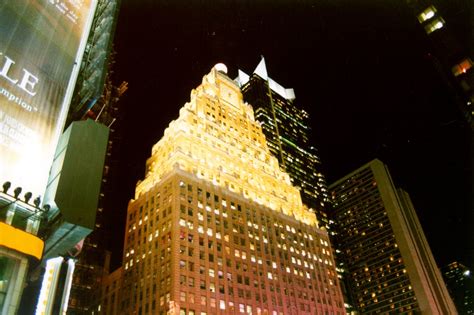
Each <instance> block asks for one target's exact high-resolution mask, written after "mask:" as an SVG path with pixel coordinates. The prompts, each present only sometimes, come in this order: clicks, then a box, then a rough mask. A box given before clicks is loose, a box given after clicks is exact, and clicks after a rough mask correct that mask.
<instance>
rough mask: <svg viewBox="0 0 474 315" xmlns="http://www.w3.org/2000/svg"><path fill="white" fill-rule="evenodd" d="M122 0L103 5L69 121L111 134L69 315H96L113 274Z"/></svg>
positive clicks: (102, 2) (104, 1) (122, 89)
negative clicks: (116, 50)
mask: <svg viewBox="0 0 474 315" xmlns="http://www.w3.org/2000/svg"><path fill="white" fill-rule="evenodd" d="M119 5H120V1H119V0H112V1H110V0H99V1H98V2H97V8H96V13H95V15H94V19H93V22H92V27H91V31H90V34H89V37H88V40H87V44H86V48H85V52H84V56H83V59H82V63H81V70H80V72H79V75H78V79H77V83H76V87H75V90H74V95H73V98H72V101H71V107H70V111H69V114H68V122H72V121H74V120H83V119H93V120H95V121H97V122H99V123H101V124H103V125H105V126H107V127H109V129H110V133H109V139H108V146H107V153H106V159H105V165H104V170H103V178H102V185H101V192H100V196H99V203H98V206H97V215H96V221H95V229H94V231H93V232H92V233H91V234H90V235H89V236H88V237H87V238H85V239H84V240H83V244H82V250H81V253H80V254H79V255H78V256H77V262H76V267H75V271H74V276H73V282H72V286H71V293H70V296H69V303H68V314H91V313H92V311H94V310H95V309H96V308H97V307H98V304H99V299H100V293H101V292H100V284H101V280H102V278H103V277H104V275H105V274H107V273H108V271H109V262H110V253H109V252H108V251H107V249H108V240H109V239H110V235H108V233H109V231H110V227H109V226H108V225H109V224H110V219H109V220H108V219H107V217H110V216H111V215H113V213H110V212H112V209H111V208H110V205H109V204H108V202H109V201H108V198H109V199H110V197H111V196H110V192H111V191H113V187H112V186H113V185H114V183H116V181H115V180H114V176H115V174H116V163H117V149H118V146H119V143H120V139H119V134H118V133H117V132H116V130H117V128H119V127H120V126H119V125H120V119H119V118H120V117H119V105H120V104H119V99H120V97H121V96H122V94H123V93H124V92H125V91H126V89H127V84H126V83H125V82H123V83H122V84H121V85H116V84H114V82H113V81H112V78H111V73H112V69H113V64H114V58H113V53H112V39H113V35H114V31H115V25H116V20H117V15H118V11H119Z"/></svg>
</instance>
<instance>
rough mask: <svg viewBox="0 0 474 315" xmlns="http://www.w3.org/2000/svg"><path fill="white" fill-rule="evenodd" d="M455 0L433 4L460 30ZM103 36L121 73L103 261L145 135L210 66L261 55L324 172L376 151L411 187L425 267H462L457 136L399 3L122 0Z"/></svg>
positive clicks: (465, 213)
mask: <svg viewBox="0 0 474 315" xmlns="http://www.w3.org/2000/svg"><path fill="white" fill-rule="evenodd" d="M445 2H446V1H445ZM467 2H468V0H465V1H460V0H452V1H449V6H447V7H446V8H444V9H445V10H446V11H445V12H446V14H447V16H446V20H447V21H448V19H447V18H448V17H451V18H454V19H453V21H455V23H453V25H452V28H453V31H455V32H454V33H455V34H459V38H458V39H459V40H461V41H462V39H463V35H464V34H463V31H465V30H467V29H468V20H467V19H466V16H467V14H466V13H465V12H466V9H467ZM185 3H186V4H185ZM444 5H445V6H446V5H447V4H444ZM440 9H443V8H440ZM448 26H449V24H448ZM114 45H115V50H116V51H117V56H116V61H117V62H116V64H115V67H114V80H115V81H116V82H117V83H120V82H121V81H128V82H129V90H128V91H127V92H126V94H125V95H124V96H123V98H122V100H121V104H122V105H121V106H122V113H123V117H122V118H123V121H122V127H121V129H120V130H119V131H120V132H121V135H122V140H121V150H122V153H121V155H120V164H119V168H120V176H119V178H120V181H119V182H120V189H119V191H118V192H117V194H115V196H116V200H115V204H116V209H115V210H114V212H115V213H116V214H117V215H116V221H117V222H114V233H115V235H116V237H114V239H116V240H120V242H119V241H116V243H115V244H114V256H115V259H114V267H115V266H117V262H118V259H117V258H119V257H121V246H122V242H121V239H122V238H123V226H122V224H123V221H124V220H125V213H126V208H127V202H128V200H129V199H130V198H132V197H133V192H134V187H135V183H136V181H137V180H139V179H142V178H143V176H144V168H145V161H146V159H147V158H148V157H149V156H150V153H151V147H152V145H153V144H154V143H156V142H157V141H158V140H159V139H160V138H161V137H162V135H163V131H164V129H165V128H166V127H167V125H168V124H169V122H170V121H171V120H173V119H175V118H177V117H178V111H179V109H180V108H181V107H182V106H183V105H184V103H185V102H186V101H188V100H189V95H190V92H191V89H193V88H195V87H197V86H198V85H199V84H200V83H201V79H202V77H203V76H204V75H205V74H207V73H208V72H209V71H210V69H211V67H212V66H213V65H214V64H216V63H218V62H223V63H225V64H226V65H227V67H228V68H229V75H230V76H231V77H232V78H234V77H235V76H236V75H237V69H242V70H243V71H245V72H246V73H248V74H250V73H251V72H253V70H254V68H255V67H256V66H257V64H258V62H259V61H260V56H261V55H263V56H264V57H265V60H266V62H267V69H268V73H269V76H270V77H271V78H272V79H274V80H275V81H277V82H278V83H280V84H281V85H283V86H284V87H286V88H294V89H295V93H296V104H297V105H299V106H301V107H303V108H305V109H306V110H307V111H308V112H309V113H310V115H311V121H312V128H313V133H312V138H313V139H312V141H313V143H314V145H315V146H316V147H317V148H318V149H319V152H320V157H321V159H322V162H323V171H324V173H325V174H326V176H327V179H328V182H329V183H332V182H333V181H335V180H337V179H338V178H340V177H342V176H344V175H346V174H347V173H349V172H350V171H352V170H354V169H355V168H357V167H359V166H361V165H362V164H364V163H366V162H368V161H370V160H372V159H373V158H380V159H381V160H382V161H384V162H385V163H386V164H387V165H388V166H389V169H390V171H391V174H392V177H393V179H394V181H395V183H396V184H397V185H398V186H399V187H401V188H404V189H405V190H407V191H408V193H409V194H410V195H411V197H412V200H413V203H414V205H415V208H416V210H417V213H418V216H419V218H420V221H421V223H422V226H423V228H424V230H425V234H426V237H427V239H428V242H429V243H430V245H431V249H432V251H433V254H434V256H435V259H436V261H437V263H438V265H439V266H444V265H446V264H448V263H450V262H451V261H454V260H457V261H460V262H462V263H464V264H466V265H467V266H469V267H471V268H472V267H473V262H474V260H473V258H474V257H473V253H474V246H473V244H474V240H473V234H474V233H472V232H471V231H470V229H469V228H470V227H471V226H472V222H473V221H472V203H471V191H472V190H471V188H472V186H471V183H472V182H471V179H472V173H471V159H472V156H471V155H470V152H469V147H470V141H471V133H470V131H469V128H468V127H467V125H466V124H465V123H464V122H463V120H462V118H461V115H460V114H459V113H458V110H457V107H456V105H455V104H454V102H453V96H452V93H451V92H450V90H449V89H448V88H447V87H446V84H445V83H444V81H443V80H442V78H441V76H440V75H439V72H438V71H437V70H436V68H435V67H434V66H433V62H432V52H431V48H430V42H429V39H428V38H427V36H426V34H425V33H424V31H423V29H422V28H421V27H420V26H419V24H418V22H417V20H416V19H415V17H414V15H413V14H412V12H411V11H410V10H409V8H408V7H407V6H406V5H405V4H404V1H354V0H347V1H337V0H332V1H326V0H320V1H289V0H288V1H246V0H239V1H200V2H199V1H159V0H154V1H152V0H148V1H144V0H129V1H126V0H124V1H122V8H121V12H120V16H119V21H118V25H117V32H116V35H115V44H114ZM119 259H120V258H119Z"/></svg>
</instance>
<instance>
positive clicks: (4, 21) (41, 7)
mask: <svg viewBox="0 0 474 315" xmlns="http://www.w3.org/2000/svg"><path fill="white" fill-rule="evenodd" d="M96 5H97V0H2V1H1V3H0V184H2V183H3V182H5V181H10V182H11V183H12V186H13V187H17V186H20V187H22V188H23V191H24V192H26V191H31V192H32V193H33V194H34V195H42V194H43V192H44V189H45V186H46V182H47V180H48V173H49V168H50V165H51V162H52V158H53V155H54V151H55V147H56V143H57V141H58V138H59V136H60V134H61V132H62V129H63V127H64V122H65V119H66V116H67V111H68V107H69V102H70V99H71V96H72V92H73V90H74V84H75V80H76V78H77V73H78V71H79V67H80V64H81V58H82V54H83V51H84V48H85V45H86V42H87V36H88V34H89V30H90V25H91V23H92V18H93V14H94V11H95V8H96Z"/></svg>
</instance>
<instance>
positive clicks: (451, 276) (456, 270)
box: [441, 261, 474, 314]
mask: <svg viewBox="0 0 474 315" xmlns="http://www.w3.org/2000/svg"><path fill="white" fill-rule="evenodd" d="M441 272H442V274H443V277H444V281H445V282H446V286H447V288H448V291H449V294H450V295H451V297H452V298H453V302H454V304H455V305H456V308H457V310H458V312H459V314H474V279H473V278H472V273H471V271H470V270H469V269H468V268H467V267H466V266H464V265H463V264H461V263H458V262H457V261H455V262H452V263H450V264H449V265H447V266H445V267H443V268H442V269H441Z"/></svg>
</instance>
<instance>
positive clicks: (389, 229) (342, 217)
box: [329, 160, 457, 314]
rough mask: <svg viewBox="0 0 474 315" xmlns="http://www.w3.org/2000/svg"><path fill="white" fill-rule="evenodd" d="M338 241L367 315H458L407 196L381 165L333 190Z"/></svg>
mask: <svg viewBox="0 0 474 315" xmlns="http://www.w3.org/2000/svg"><path fill="white" fill-rule="evenodd" d="M329 189H330V192H331V197H332V202H333V208H334V210H333V211H334V218H335V221H336V222H335V225H336V230H337V231H338V233H337V235H336V238H337V239H336V241H337V244H338V245H339V250H340V251H341V254H342V255H341V258H342V259H343V260H344V264H345V266H346V268H347V274H346V276H347V281H348V283H349V290H350V293H351V294H352V298H353V300H354V304H355V305H354V306H355V307H356V308H357V310H358V311H359V312H360V313H361V314H376V313H383V314H402V313H403V314H407V313H415V314H417V313H420V312H421V314H456V313H457V312H456V309H455V307H454V304H453V302H452V300H451V298H450V297H449V294H448V291H447V290H446V287H445V284H444V282H443V279H442V277H441V274H440V272H439V270H438V268H437V267H436V263H435V261H434V258H433V256H432V254H431V250H430V248H429V245H428V242H427V241H426V239H425V236H424V233H423V230H422V228H421V225H420V222H419V221H418V218H417V215H416V212H415V210H414V208H413V205H412V203H411V201H410V197H409V196H408V194H407V193H406V192H404V191H403V190H400V189H396V188H395V186H394V184H393V182H392V179H391V177H390V174H389V172H388V169H387V167H386V166H385V165H384V164H383V163H382V162H380V161H379V160H373V161H372V162H370V163H368V164H366V165H364V166H362V167H360V168H359V169H357V170H355V171H354V172H352V173H350V174H349V175H347V176H345V177H344V178H342V179H340V180H338V181H337V182H335V183H334V184H332V185H330V187H329Z"/></svg>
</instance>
